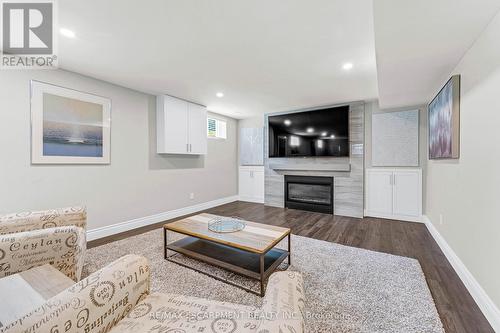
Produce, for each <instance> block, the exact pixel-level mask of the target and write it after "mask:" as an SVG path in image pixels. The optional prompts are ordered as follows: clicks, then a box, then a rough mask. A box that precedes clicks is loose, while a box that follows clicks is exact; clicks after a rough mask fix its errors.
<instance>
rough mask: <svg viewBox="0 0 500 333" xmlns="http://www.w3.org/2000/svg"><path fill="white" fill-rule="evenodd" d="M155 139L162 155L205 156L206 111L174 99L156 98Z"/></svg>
mask: <svg viewBox="0 0 500 333" xmlns="http://www.w3.org/2000/svg"><path fill="white" fill-rule="evenodd" d="M156 140H157V147H156V151H157V153H159V154H192V155H205V154H206V153H207V108H206V107H204V106H202V105H198V104H195V103H191V102H187V101H185V100H182V99H179V98H175V97H172V96H166V95H160V96H157V97H156Z"/></svg>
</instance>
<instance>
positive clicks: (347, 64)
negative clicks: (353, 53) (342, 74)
mask: <svg viewBox="0 0 500 333" xmlns="http://www.w3.org/2000/svg"><path fill="white" fill-rule="evenodd" d="M353 67H354V65H353V64H352V62H346V63H345V64H343V65H342V69H343V70H345V71H348V70H351V69H352V68H353Z"/></svg>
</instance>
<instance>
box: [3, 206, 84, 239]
mask: <svg viewBox="0 0 500 333" xmlns="http://www.w3.org/2000/svg"><path fill="white" fill-rule="evenodd" d="M70 225H73V226H77V227H80V228H82V229H84V230H85V229H87V210H86V209H85V207H67V208H58V209H51V210H45V211H37V212H25V213H17V214H8V215H1V216H0V235H5V234H13V233H16V232H23V231H31V230H38V229H46V228H55V227H62V226H70Z"/></svg>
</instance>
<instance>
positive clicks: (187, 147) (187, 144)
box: [186, 143, 189, 153]
mask: <svg viewBox="0 0 500 333" xmlns="http://www.w3.org/2000/svg"><path fill="white" fill-rule="evenodd" d="M186 151H187V152H188V153H189V143H186Z"/></svg>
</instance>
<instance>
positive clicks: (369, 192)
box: [365, 168, 422, 222]
mask: <svg viewBox="0 0 500 333" xmlns="http://www.w3.org/2000/svg"><path fill="white" fill-rule="evenodd" d="M365 192H366V212H365V215H366V216H373V217H382V218H390V219H397V220H404V221H417V222H420V221H421V219H422V170H421V169H406V168H405V169H403V168H401V169H386V168H383V169H381V168H380V169H379V168H376V169H367V170H366V191H365Z"/></svg>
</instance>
